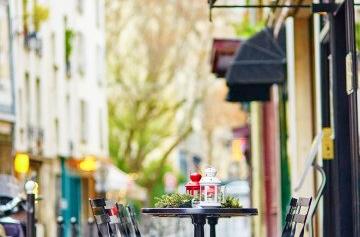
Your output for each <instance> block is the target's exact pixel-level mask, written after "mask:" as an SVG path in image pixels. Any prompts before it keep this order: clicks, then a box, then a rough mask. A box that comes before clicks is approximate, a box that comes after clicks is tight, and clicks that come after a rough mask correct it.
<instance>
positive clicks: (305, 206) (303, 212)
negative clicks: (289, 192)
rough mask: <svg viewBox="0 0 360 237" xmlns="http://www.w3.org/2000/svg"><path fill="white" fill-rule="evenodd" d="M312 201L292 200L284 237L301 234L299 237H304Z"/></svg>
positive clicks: (308, 199) (303, 199)
mask: <svg viewBox="0 0 360 237" xmlns="http://www.w3.org/2000/svg"><path fill="white" fill-rule="evenodd" d="M311 201H312V198H299V199H296V198H292V199H291V201H290V206H289V212H288V214H287V215H286V222H285V226H284V229H283V232H282V235H281V236H282V237H295V236H296V234H297V233H299V235H298V237H303V236H304V231H305V224H306V219H307V216H308V214H309V210H310V206H311ZM299 226H300V227H299Z"/></svg>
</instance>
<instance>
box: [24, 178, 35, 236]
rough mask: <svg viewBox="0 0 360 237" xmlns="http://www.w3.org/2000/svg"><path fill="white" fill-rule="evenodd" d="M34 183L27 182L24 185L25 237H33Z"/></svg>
mask: <svg viewBox="0 0 360 237" xmlns="http://www.w3.org/2000/svg"><path fill="white" fill-rule="evenodd" d="M36 185H37V184H36V183H35V182H34V181H31V180H30V181H27V182H26V184H25V190H26V237H35V234H36V229H35V228H36V226H35V193H34V192H35V188H36Z"/></svg>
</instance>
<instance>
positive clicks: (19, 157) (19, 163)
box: [14, 153, 30, 174]
mask: <svg viewBox="0 0 360 237" xmlns="http://www.w3.org/2000/svg"><path fill="white" fill-rule="evenodd" d="M29 167H30V158H29V155H28V154H26V153H16V155H15V160H14V169H15V171H16V172H17V173H19V174H26V173H27V172H28V171H29Z"/></svg>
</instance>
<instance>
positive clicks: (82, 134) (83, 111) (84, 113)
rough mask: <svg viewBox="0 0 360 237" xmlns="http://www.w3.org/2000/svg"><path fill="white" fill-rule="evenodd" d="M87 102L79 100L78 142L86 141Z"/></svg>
mask: <svg viewBox="0 0 360 237" xmlns="http://www.w3.org/2000/svg"><path fill="white" fill-rule="evenodd" d="M87 113H88V111H87V104H86V102H85V101H84V100H81V102H80V143H83V144H84V143H86V142H87V126H88V124H87V123H88V116H87Z"/></svg>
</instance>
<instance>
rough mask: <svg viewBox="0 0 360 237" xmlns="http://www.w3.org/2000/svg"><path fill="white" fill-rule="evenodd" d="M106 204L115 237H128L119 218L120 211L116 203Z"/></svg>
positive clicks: (107, 202)
mask: <svg viewBox="0 0 360 237" xmlns="http://www.w3.org/2000/svg"><path fill="white" fill-rule="evenodd" d="M105 203H106V206H105V210H106V213H107V214H108V216H109V218H110V227H111V230H112V231H113V232H114V233H116V235H115V236H119V237H120V236H121V237H123V236H124V237H125V236H126V235H125V232H124V231H123V229H122V225H121V221H120V217H119V210H118V208H117V205H116V202H114V201H108V200H106V201H105Z"/></svg>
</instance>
